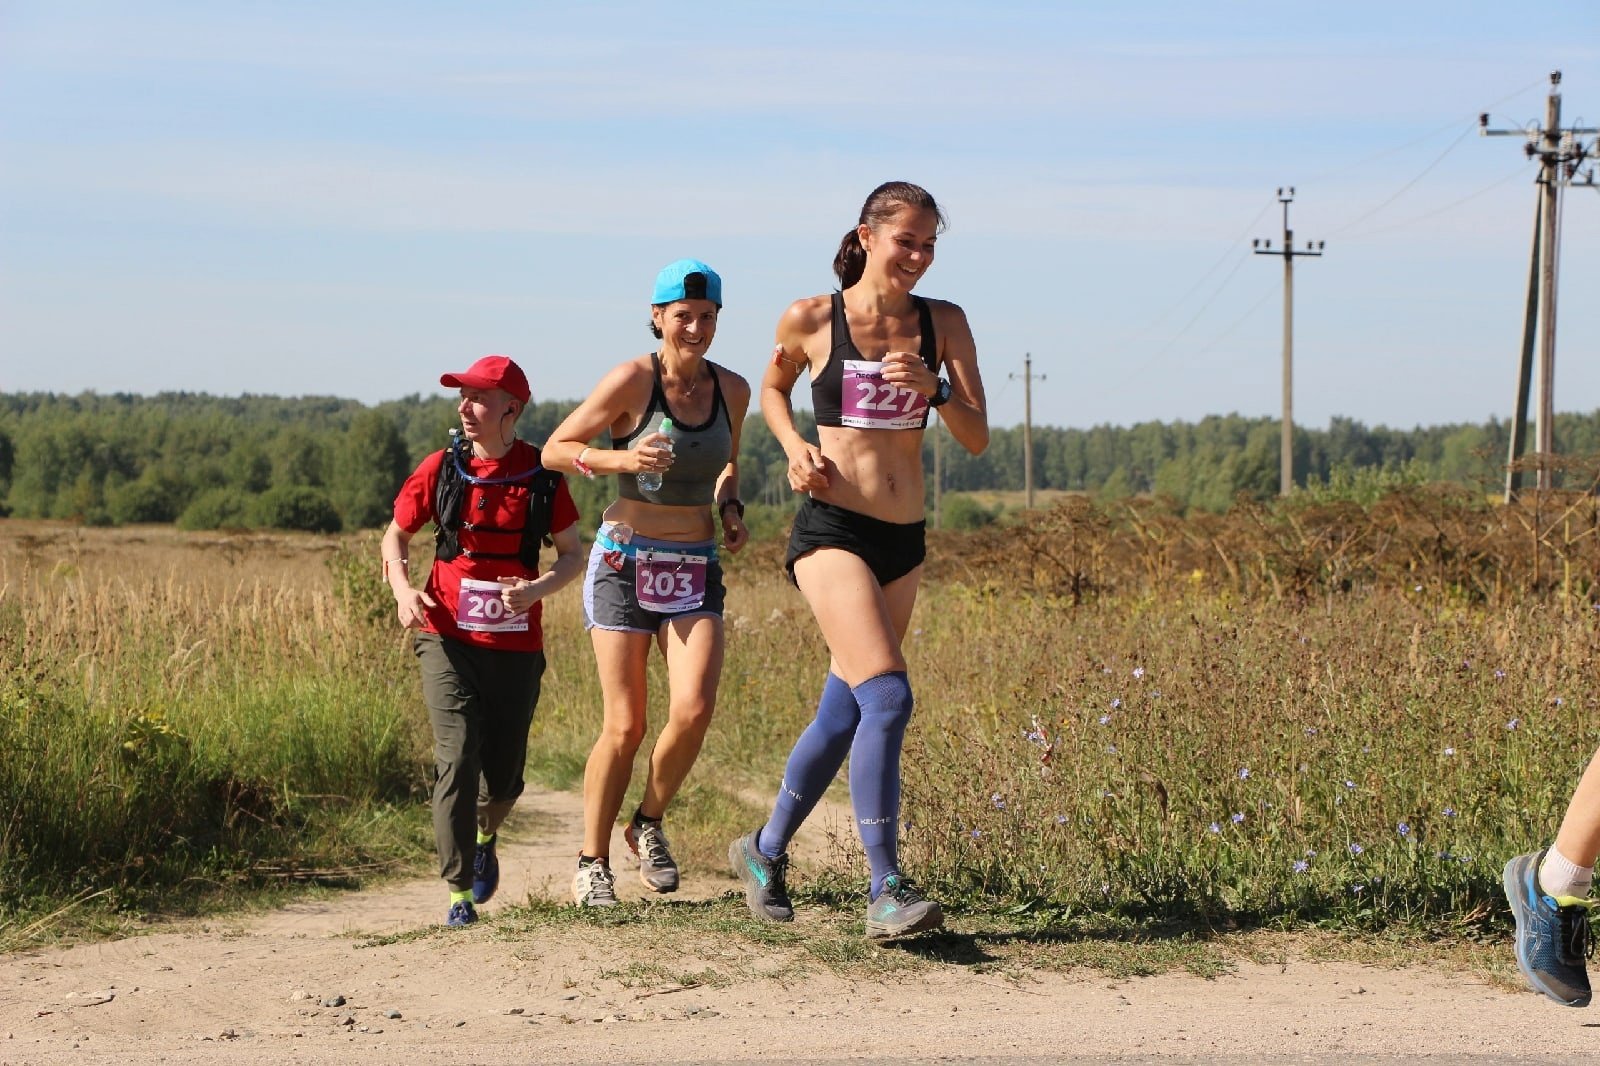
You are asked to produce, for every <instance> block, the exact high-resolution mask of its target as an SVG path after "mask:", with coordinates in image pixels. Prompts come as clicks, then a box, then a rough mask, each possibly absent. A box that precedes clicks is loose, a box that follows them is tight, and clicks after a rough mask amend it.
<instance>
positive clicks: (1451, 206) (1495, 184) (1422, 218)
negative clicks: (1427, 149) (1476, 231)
mask: <svg viewBox="0 0 1600 1066" xmlns="http://www.w3.org/2000/svg"><path fill="white" fill-rule="evenodd" d="M1527 172H1528V167H1527V165H1526V164H1524V165H1522V166H1520V167H1518V168H1517V169H1516V170H1513V171H1512V172H1511V173H1509V174H1507V175H1506V176H1505V177H1503V178H1496V179H1495V180H1494V181H1492V182H1490V183H1489V184H1488V185H1485V186H1484V187H1483V188H1481V189H1479V190H1478V191H1477V192H1472V193H1468V194H1467V195H1465V196H1463V197H1462V198H1461V199H1459V200H1455V201H1452V202H1451V203H1448V204H1445V205H1444V206H1443V207H1436V208H1434V209H1433V210H1432V211H1427V212H1424V213H1423V214H1420V215H1416V216H1414V217H1412V218H1408V219H1406V220H1405V221H1404V222H1395V223H1393V224H1391V225H1388V226H1382V227H1379V228H1378V229H1369V230H1367V231H1366V232H1365V233H1356V234H1353V235H1351V236H1349V237H1346V238H1345V240H1346V241H1347V242H1348V241H1363V240H1366V239H1367V238H1369V237H1381V236H1382V235H1383V234H1385V233H1393V232H1395V231H1396V230H1402V229H1406V228H1408V227H1410V226H1414V225H1416V224H1417V223H1418V222H1426V221H1427V220H1428V219H1430V218H1433V217H1434V216H1435V215H1442V214H1444V213H1446V212H1447V211H1454V210H1455V209H1456V208H1458V207H1460V206H1461V205H1462V204H1466V203H1471V202H1472V201H1473V200H1476V199H1477V198H1478V197H1480V196H1483V195H1485V194H1486V193H1491V192H1493V191H1494V190H1496V189H1498V188H1499V187H1500V186H1502V185H1504V184H1506V183H1507V182H1509V181H1511V180H1512V179H1513V178H1520V177H1521V176H1522V175H1524V174H1526V173H1527Z"/></svg>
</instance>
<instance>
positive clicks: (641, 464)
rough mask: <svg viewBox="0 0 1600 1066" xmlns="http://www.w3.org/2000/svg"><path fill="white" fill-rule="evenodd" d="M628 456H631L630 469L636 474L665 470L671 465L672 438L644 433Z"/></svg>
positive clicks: (662, 434) (659, 434)
mask: <svg viewBox="0 0 1600 1066" xmlns="http://www.w3.org/2000/svg"><path fill="white" fill-rule="evenodd" d="M628 454H630V455H632V456H633V463H632V465H631V467H630V469H631V470H632V471H633V472H634V473H636V474H642V473H644V472H646V471H660V470H665V469H667V468H668V467H670V466H671V465H672V458H673V456H672V438H671V437H669V436H667V435H666V434H665V433H660V432H655V433H646V434H645V435H644V438H643V439H642V440H640V441H639V445H638V447H636V448H634V449H632V451H630V452H629V453H628Z"/></svg>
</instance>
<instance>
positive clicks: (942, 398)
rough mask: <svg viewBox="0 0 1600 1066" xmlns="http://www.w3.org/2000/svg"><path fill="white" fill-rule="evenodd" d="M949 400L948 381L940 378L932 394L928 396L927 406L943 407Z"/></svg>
mask: <svg viewBox="0 0 1600 1066" xmlns="http://www.w3.org/2000/svg"><path fill="white" fill-rule="evenodd" d="M949 402H950V381H949V379H948V378H940V379H939V384H938V387H936V388H935V389H934V390H933V395H932V396H929V397H928V406H929V407H943V406H944V405H945V404H947V403H949Z"/></svg>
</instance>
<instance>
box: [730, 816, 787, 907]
mask: <svg viewBox="0 0 1600 1066" xmlns="http://www.w3.org/2000/svg"><path fill="white" fill-rule="evenodd" d="M760 835H761V830H759V829H756V830H753V831H751V832H750V833H747V834H745V835H744V836H742V837H740V838H739V839H738V840H735V841H734V842H733V843H732V844H729V845H728V864H729V865H730V866H732V867H733V873H734V876H735V877H737V878H738V879H739V880H740V882H742V883H743V885H744V901H745V905H746V906H748V907H749V908H750V913H751V914H753V915H755V916H756V917H757V918H760V919H761V920H762V921H766V922H792V921H794V904H793V903H790V902H789V886H788V883H787V879H788V875H789V853H788V852H787V851H786V852H784V853H783V854H782V855H779V856H778V857H777V858H776V859H769V858H767V857H766V856H765V855H763V854H761V849H760V848H758V847H757V846H756V838H757V837H759V836H760Z"/></svg>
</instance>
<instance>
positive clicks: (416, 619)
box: [394, 589, 439, 629]
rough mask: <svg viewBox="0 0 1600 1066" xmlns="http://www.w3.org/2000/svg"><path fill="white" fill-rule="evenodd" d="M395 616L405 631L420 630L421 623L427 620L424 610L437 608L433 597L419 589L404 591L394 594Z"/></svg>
mask: <svg viewBox="0 0 1600 1066" xmlns="http://www.w3.org/2000/svg"><path fill="white" fill-rule="evenodd" d="M394 602H395V614H396V615H398V616H399V618H400V624H401V625H402V626H404V627H405V628H407V629H421V628H422V623H423V622H424V621H426V620H427V617H428V615H427V611H426V610H424V608H427V607H437V606H439V605H438V604H437V603H434V602H433V597H432V596H429V595H428V594H427V593H426V592H423V591H422V590H421V589H406V590H405V591H404V592H401V593H396V595H395V598H394Z"/></svg>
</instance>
